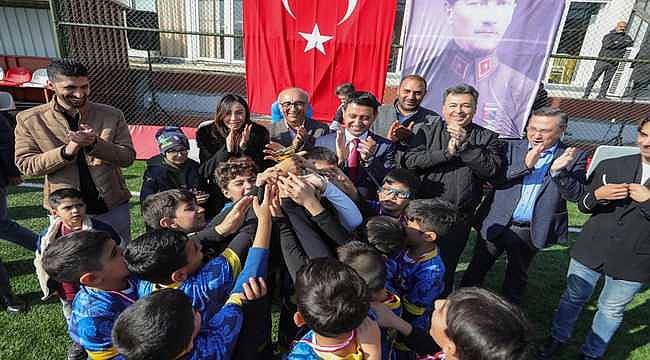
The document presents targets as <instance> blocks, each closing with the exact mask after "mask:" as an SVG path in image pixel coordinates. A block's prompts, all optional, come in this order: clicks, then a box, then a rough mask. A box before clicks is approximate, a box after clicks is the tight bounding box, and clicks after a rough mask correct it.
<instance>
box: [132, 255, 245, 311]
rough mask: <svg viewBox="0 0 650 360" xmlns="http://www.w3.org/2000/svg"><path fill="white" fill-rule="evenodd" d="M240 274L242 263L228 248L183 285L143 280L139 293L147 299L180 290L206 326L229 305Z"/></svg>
mask: <svg viewBox="0 0 650 360" xmlns="http://www.w3.org/2000/svg"><path fill="white" fill-rule="evenodd" d="M240 272H241V260H240V259H239V257H238V256H237V254H235V252H234V251H232V250H230V249H226V250H225V251H224V252H223V253H222V254H221V255H219V256H217V257H215V258H214V259H212V260H210V261H209V262H208V263H207V264H205V265H203V267H201V269H199V270H198V271H197V272H196V273H195V274H193V275H190V276H188V278H187V279H185V281H183V282H180V283H174V284H169V285H159V284H153V283H150V282H148V281H141V282H140V286H139V287H138V294H139V295H140V297H144V296H147V295H149V294H151V293H152V292H154V291H156V290H159V289H162V288H174V289H178V290H181V291H182V292H184V293H185V295H187V296H188V297H189V298H190V299H191V300H192V306H194V309H196V310H197V311H198V312H199V313H200V314H201V320H202V321H204V322H206V323H207V322H209V321H210V319H212V318H213V317H214V315H215V314H216V313H217V312H218V311H219V310H220V309H221V307H222V306H223V305H224V304H225V303H226V300H227V299H228V295H229V294H230V292H231V291H232V289H233V286H234V285H235V279H236V278H237V276H238V275H239V273H240Z"/></svg>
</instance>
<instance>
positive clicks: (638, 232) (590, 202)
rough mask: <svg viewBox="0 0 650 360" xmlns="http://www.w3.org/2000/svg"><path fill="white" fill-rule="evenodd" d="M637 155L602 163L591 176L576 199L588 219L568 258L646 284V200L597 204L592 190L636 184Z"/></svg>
mask: <svg viewBox="0 0 650 360" xmlns="http://www.w3.org/2000/svg"><path fill="white" fill-rule="evenodd" d="M641 171H642V167H641V155H630V156H624V157H621V158H616V159H608V160H604V161H603V162H601V163H600V164H598V166H597V167H596V169H595V170H594V172H593V173H592V174H591V176H590V178H589V180H588V181H587V186H586V187H585V192H584V193H583V194H582V195H581V196H580V200H579V201H578V206H579V208H580V211H582V212H584V213H590V214H592V215H591V218H589V220H588V221H587V223H586V224H585V226H584V227H583V228H582V233H580V237H579V239H578V242H577V243H576V244H575V245H574V247H573V249H571V257H572V258H574V259H575V260H577V261H579V262H580V263H582V264H584V265H586V266H588V267H589V268H591V269H594V270H597V271H600V272H602V273H604V274H605V275H609V276H612V277H614V278H618V279H622V280H628V281H636V282H648V281H650V200H649V201H646V202H643V203H638V202H636V201H633V200H632V199H630V198H629V197H628V198H626V199H623V200H616V201H611V202H598V201H596V198H595V196H594V191H595V190H596V189H598V188H599V187H600V186H602V185H603V184H604V183H607V184H621V183H637V184H638V183H639V182H640V179H641V175H642V174H641Z"/></svg>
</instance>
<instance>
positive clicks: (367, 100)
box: [315, 92, 396, 199]
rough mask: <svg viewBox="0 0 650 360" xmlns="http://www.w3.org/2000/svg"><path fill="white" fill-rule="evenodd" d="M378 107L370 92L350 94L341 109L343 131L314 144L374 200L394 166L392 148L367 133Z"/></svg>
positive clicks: (321, 138)
mask: <svg viewBox="0 0 650 360" xmlns="http://www.w3.org/2000/svg"><path fill="white" fill-rule="evenodd" d="M379 105H380V104H379V101H377V99H376V98H375V96H374V95H372V94H371V93H369V92H355V93H353V94H352V95H350V97H349V98H348V100H347V102H346V103H345V105H344V106H343V128H341V129H339V130H338V131H337V132H336V133H331V134H328V135H325V136H321V137H319V138H317V139H316V142H315V146H322V147H325V148H328V149H330V150H332V151H335V152H336V156H337V158H338V161H339V165H340V166H341V167H342V168H343V171H344V172H345V174H346V175H347V176H348V177H349V178H350V180H352V182H353V183H354V184H355V185H356V187H357V190H358V191H359V194H361V196H364V197H366V198H367V199H375V198H377V190H378V189H379V188H380V187H381V183H382V181H383V179H384V176H386V174H387V173H388V172H389V171H390V170H391V169H393V168H395V166H396V163H395V145H394V144H393V143H392V142H391V141H390V140H388V139H386V138H383V137H381V136H379V135H377V134H375V133H373V132H371V131H370V130H369V129H370V127H371V126H372V124H373V122H374V121H375V117H376V116H377V109H378V108H379Z"/></svg>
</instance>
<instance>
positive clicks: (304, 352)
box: [284, 331, 363, 360]
mask: <svg viewBox="0 0 650 360" xmlns="http://www.w3.org/2000/svg"><path fill="white" fill-rule="evenodd" d="M314 341H315V339H314V332H313V331H309V332H308V333H307V334H305V336H303V337H302V339H300V340H298V341H296V342H294V343H293V346H292V347H291V351H290V352H289V353H288V354H287V355H285V357H284V359H285V360H312V359H313V360H320V359H323V360H363V352H361V347H359V345H357V347H356V348H357V349H356V351H355V352H353V353H350V354H348V355H346V356H338V355H335V354H332V353H326V352H318V351H316V349H314V347H313V346H312V344H313V343H314ZM353 341H355V342H356V340H353Z"/></svg>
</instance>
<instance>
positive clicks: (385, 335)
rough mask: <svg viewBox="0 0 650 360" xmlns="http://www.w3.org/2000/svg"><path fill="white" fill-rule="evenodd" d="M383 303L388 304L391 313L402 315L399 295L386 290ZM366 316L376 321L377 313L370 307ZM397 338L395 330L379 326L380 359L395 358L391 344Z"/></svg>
mask: <svg viewBox="0 0 650 360" xmlns="http://www.w3.org/2000/svg"><path fill="white" fill-rule="evenodd" d="M382 303H383V304H384V305H386V306H388V308H389V309H391V310H392V311H393V313H394V314H395V315H397V316H399V317H402V301H401V300H400V298H399V296H397V295H395V294H393V293H391V292H390V291H389V292H388V296H387V297H386V300H384V301H383V302H382ZM368 317H369V318H371V319H372V320H375V321H377V314H375V312H374V311H373V310H372V309H369V310H368ZM396 338H397V330H395V329H389V328H381V358H382V360H396V359H397V354H396V352H395V351H394V350H393V345H394V344H395V339H396Z"/></svg>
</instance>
